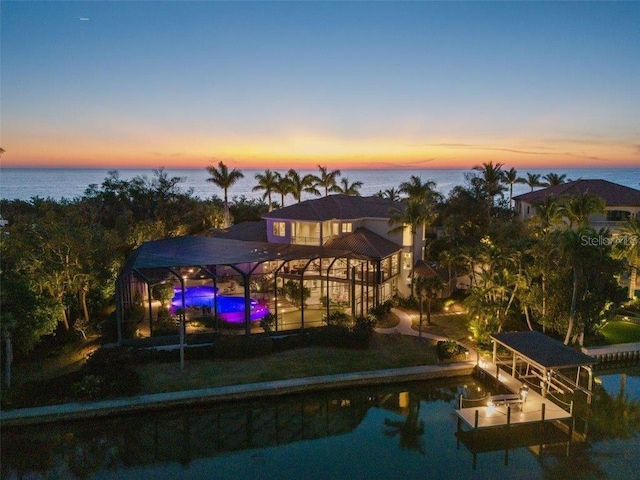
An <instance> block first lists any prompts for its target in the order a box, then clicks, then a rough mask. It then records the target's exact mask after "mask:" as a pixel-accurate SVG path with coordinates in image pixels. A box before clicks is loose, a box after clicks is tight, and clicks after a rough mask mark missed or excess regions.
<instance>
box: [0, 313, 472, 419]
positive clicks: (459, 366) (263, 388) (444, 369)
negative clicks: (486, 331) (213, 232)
mask: <svg viewBox="0 0 640 480" xmlns="http://www.w3.org/2000/svg"><path fill="white" fill-rule="evenodd" d="M391 311H392V312H393V313H394V314H395V315H396V316H397V317H398V318H399V319H400V323H399V324H398V325H397V326H396V327H392V328H376V329H375V331H376V332H378V333H387V334H389V333H399V334H401V335H411V336H415V337H417V336H418V332H417V331H416V330H414V329H413V328H411V325H412V321H411V317H410V316H409V314H408V313H406V312H404V311H402V310H398V309H396V308H393V309H392V310H391ZM422 335H423V337H424V338H429V339H432V340H436V341H441V340H448V339H447V338H446V337H442V336H440V335H433V334H430V333H426V332H423V333H422ZM465 348H469V347H468V346H466V345H465ZM472 352H474V353H475V351H473V350H472ZM471 358H474V357H473V356H472V357H471ZM475 364H476V363H475V362H460V363H451V364H442V365H420V366H415V367H407V368H395V369H388V370H375V371H370V372H354V373H344V374H337V375H323V376H318V377H305V378H296V379H291V380H280V381H275V382H264V383H252V384H245V385H231V386H226V387H216V388H205V389H201V390H188V391H181V392H168V393H157V394H152V395H139V396H135V397H127V398H119V399H113V400H102V401H98V402H83V403H65V404H61V405H48V406H43V407H34V408H22V409H16V410H9V411H0V424H2V426H5V427H6V426H12V425H27V424H36V423H47V422H56V421H66V420H75V419H81V418H98V417H106V416H110V415H117V414H121V413H126V412H136V411H142V410H145V411H148V410H154V409H164V408H168V407H174V406H178V405H193V404H201V403H207V402H220V401H230V400H242V399H248V398H256V397H270V396H277V395H283V394H292V393H300V392H309V391H316V390H328V389H332V388H344V387H358V386H363V385H371V384H376V383H392V382H407V381H414V380H425V379H434V378H446V377H455V376H461V375H470V374H471V373H472V372H473V369H474V367H475Z"/></svg>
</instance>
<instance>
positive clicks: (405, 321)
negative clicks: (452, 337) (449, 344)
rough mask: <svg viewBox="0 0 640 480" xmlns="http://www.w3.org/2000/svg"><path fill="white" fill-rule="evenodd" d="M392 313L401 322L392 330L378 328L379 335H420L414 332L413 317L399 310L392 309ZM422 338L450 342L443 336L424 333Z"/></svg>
mask: <svg viewBox="0 0 640 480" xmlns="http://www.w3.org/2000/svg"><path fill="white" fill-rule="evenodd" d="M391 313H393V314H394V315H395V316H396V317H398V318H399V319H400V322H399V323H398V325H396V326H395V327H391V328H376V332H377V333H400V334H402V335H411V336H414V337H417V336H419V335H420V332H418V331H417V330H414V329H413V328H412V327H411V325H412V324H413V321H412V320H411V315H409V314H408V313H407V312H405V311H404V310H399V309H397V308H392V309H391ZM422 336H423V337H424V338H430V339H432V340H436V341H444V340H448V338H447V337H443V336H441V335H434V334H432V333H427V332H424V331H423V332H422Z"/></svg>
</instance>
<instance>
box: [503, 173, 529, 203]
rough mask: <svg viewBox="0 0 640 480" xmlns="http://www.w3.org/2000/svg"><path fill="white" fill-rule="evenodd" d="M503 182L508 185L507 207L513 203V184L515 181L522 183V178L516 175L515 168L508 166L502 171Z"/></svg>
mask: <svg viewBox="0 0 640 480" xmlns="http://www.w3.org/2000/svg"><path fill="white" fill-rule="evenodd" d="M503 178H504V183H506V184H507V185H509V208H512V204H513V185H514V184H516V183H524V181H525V180H524V178H521V177H519V176H518V172H517V170H516V169H515V168H513V167H512V168H510V169H509V170H507V171H506V172H504V177H503Z"/></svg>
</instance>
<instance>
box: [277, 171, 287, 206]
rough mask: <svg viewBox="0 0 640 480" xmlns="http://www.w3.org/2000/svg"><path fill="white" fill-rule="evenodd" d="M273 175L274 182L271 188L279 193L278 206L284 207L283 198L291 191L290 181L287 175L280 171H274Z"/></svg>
mask: <svg viewBox="0 0 640 480" xmlns="http://www.w3.org/2000/svg"><path fill="white" fill-rule="evenodd" d="M275 176H276V182H275V186H274V188H273V190H274V192H275V193H279V194H280V207H284V199H285V197H286V196H287V195H288V194H290V193H291V181H290V180H289V177H288V176H287V175H282V174H281V173H280V172H276V173H275Z"/></svg>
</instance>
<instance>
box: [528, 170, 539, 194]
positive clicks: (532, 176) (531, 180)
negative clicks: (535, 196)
mask: <svg viewBox="0 0 640 480" xmlns="http://www.w3.org/2000/svg"><path fill="white" fill-rule="evenodd" d="M524 183H526V184H527V185H529V187H531V191H532V192H533V189H534V188H535V187H542V186H543V183H542V182H541V181H540V174H539V173H531V172H527V178H526V179H525V181H524Z"/></svg>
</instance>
